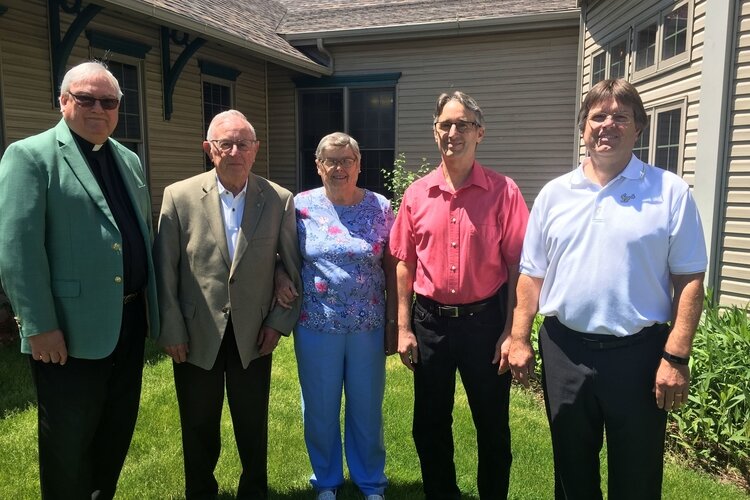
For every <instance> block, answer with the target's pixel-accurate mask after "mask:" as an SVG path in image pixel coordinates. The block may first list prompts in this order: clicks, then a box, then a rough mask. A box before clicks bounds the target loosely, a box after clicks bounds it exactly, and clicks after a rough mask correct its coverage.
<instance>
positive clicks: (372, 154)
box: [349, 88, 396, 194]
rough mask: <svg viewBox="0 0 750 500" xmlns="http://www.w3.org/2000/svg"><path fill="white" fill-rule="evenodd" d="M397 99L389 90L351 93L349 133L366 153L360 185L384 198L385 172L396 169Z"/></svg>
mask: <svg viewBox="0 0 750 500" xmlns="http://www.w3.org/2000/svg"><path fill="white" fill-rule="evenodd" d="M395 117H396V95H395V91H394V90H393V89H392V88H388V89H352V90H351V91H350V92H349V133H350V134H351V136H352V137H354V138H355V139H356V140H357V142H358V143H359V148H360V151H361V152H362V165H361V166H362V172H361V173H360V175H359V179H358V182H357V184H358V185H359V186H360V187H363V188H367V189H369V190H370V191H375V192H378V193H381V194H386V193H385V187H384V185H383V174H382V172H381V170H382V169H383V168H387V169H391V168H393V160H394V154H395V150H394V148H395V140H396V139H395V138H396V128H395V126H396V120H395Z"/></svg>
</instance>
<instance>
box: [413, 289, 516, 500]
mask: <svg viewBox="0 0 750 500" xmlns="http://www.w3.org/2000/svg"><path fill="white" fill-rule="evenodd" d="M500 297H501V298H500V299H498V306H497V307H492V308H489V309H486V310H484V311H481V312H478V313H474V314H473V315H470V316H463V317H458V318H445V317H439V316H436V315H434V314H432V313H430V312H429V311H427V310H426V309H425V308H424V307H422V306H421V305H420V304H419V303H415V304H414V307H413V311H412V316H413V318H412V319H413V328H414V333H415V335H416V337H417V344H418V347H419V362H418V363H416V365H415V370H414V421H413V427H412V434H413V436H414V443H415V445H416V448H417V454H418V455H419V461H420V465H421V468H422V483H423V485H424V492H425V496H426V498H427V500H443V499H460V498H461V492H460V491H459V489H458V485H457V483H456V468H455V464H454V461H453V451H454V450H453V432H452V424H453V402H454V393H455V387H456V369H458V371H459V373H460V374H461V381H462V382H463V385H464V389H465V390H466V395H467V397H468V402H469V407H470V409H471V414H472V417H473V420H474V425H475V427H476V431H477V452H478V467H477V488H478V491H479V496H480V498H482V499H483V500H498V499H502V498H506V497H507V495H508V484H509V478H510V466H511V461H512V455H511V448H510V427H509V425H508V407H509V399H510V382H511V375H510V372H507V373H505V374H503V375H500V376H498V374H497V368H498V365H496V364H495V365H493V364H492V358H493V356H494V354H495V345H496V343H497V341H498V339H499V338H500V335H501V334H502V332H503V328H504V326H505V313H504V307H503V306H504V304H501V303H500V302H502V301H503V300H505V294H504V293H501V294H500Z"/></svg>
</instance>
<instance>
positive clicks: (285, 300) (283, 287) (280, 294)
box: [273, 267, 299, 309]
mask: <svg viewBox="0 0 750 500" xmlns="http://www.w3.org/2000/svg"><path fill="white" fill-rule="evenodd" d="M273 283H274V301H275V302H276V304H278V305H280V306H281V307H283V308H284V309H291V308H292V302H294V300H295V299H296V298H297V297H299V294H298V293H297V289H296V288H294V283H293V282H292V279H291V278H290V277H289V274H287V272H286V271H285V270H284V268H282V267H278V268H276V271H275V272H274V275H273Z"/></svg>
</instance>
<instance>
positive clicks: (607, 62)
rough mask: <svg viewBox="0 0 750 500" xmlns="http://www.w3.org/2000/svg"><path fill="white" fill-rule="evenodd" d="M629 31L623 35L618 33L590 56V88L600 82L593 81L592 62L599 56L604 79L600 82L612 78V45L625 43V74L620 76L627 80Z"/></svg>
mask: <svg viewBox="0 0 750 500" xmlns="http://www.w3.org/2000/svg"><path fill="white" fill-rule="evenodd" d="M629 35H630V30H629V29H628V30H627V31H625V32H624V33H620V34H619V35H618V36H616V37H613V38H612V39H611V40H610V41H609V42H607V43H606V44H604V45H602V47H601V48H600V49H599V50H597V51H596V52H594V53H592V54H591V62H590V69H589V73H590V75H589V82H590V84H591V86H592V87H593V86H594V85H596V83H598V82H599V81H601V80H597V81H594V60H595V59H596V58H597V57H599V56H602V55H603V56H604V78H603V79H602V80H606V79H607V78H612V75H611V74H610V69H611V67H612V47H613V46H614V45H617V44H618V43H620V42H623V41H624V42H625V62H624V64H625V74H624V75H623V76H622V78H628V76H629V69H628V68H629V67H630V36H629Z"/></svg>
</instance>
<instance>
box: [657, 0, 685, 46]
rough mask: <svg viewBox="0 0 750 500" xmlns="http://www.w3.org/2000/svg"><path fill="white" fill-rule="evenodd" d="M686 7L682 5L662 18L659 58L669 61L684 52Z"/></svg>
mask: <svg viewBox="0 0 750 500" xmlns="http://www.w3.org/2000/svg"><path fill="white" fill-rule="evenodd" d="M687 23H688V6H687V4H685V5H683V6H682V7H680V8H679V9H677V10H674V11H672V12H670V13H669V14H667V16H666V17H665V18H664V38H663V40H662V51H661V58H662V59H669V58H670V57H674V56H676V55H678V54H682V53H683V52H685V50H686V48H687Z"/></svg>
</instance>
